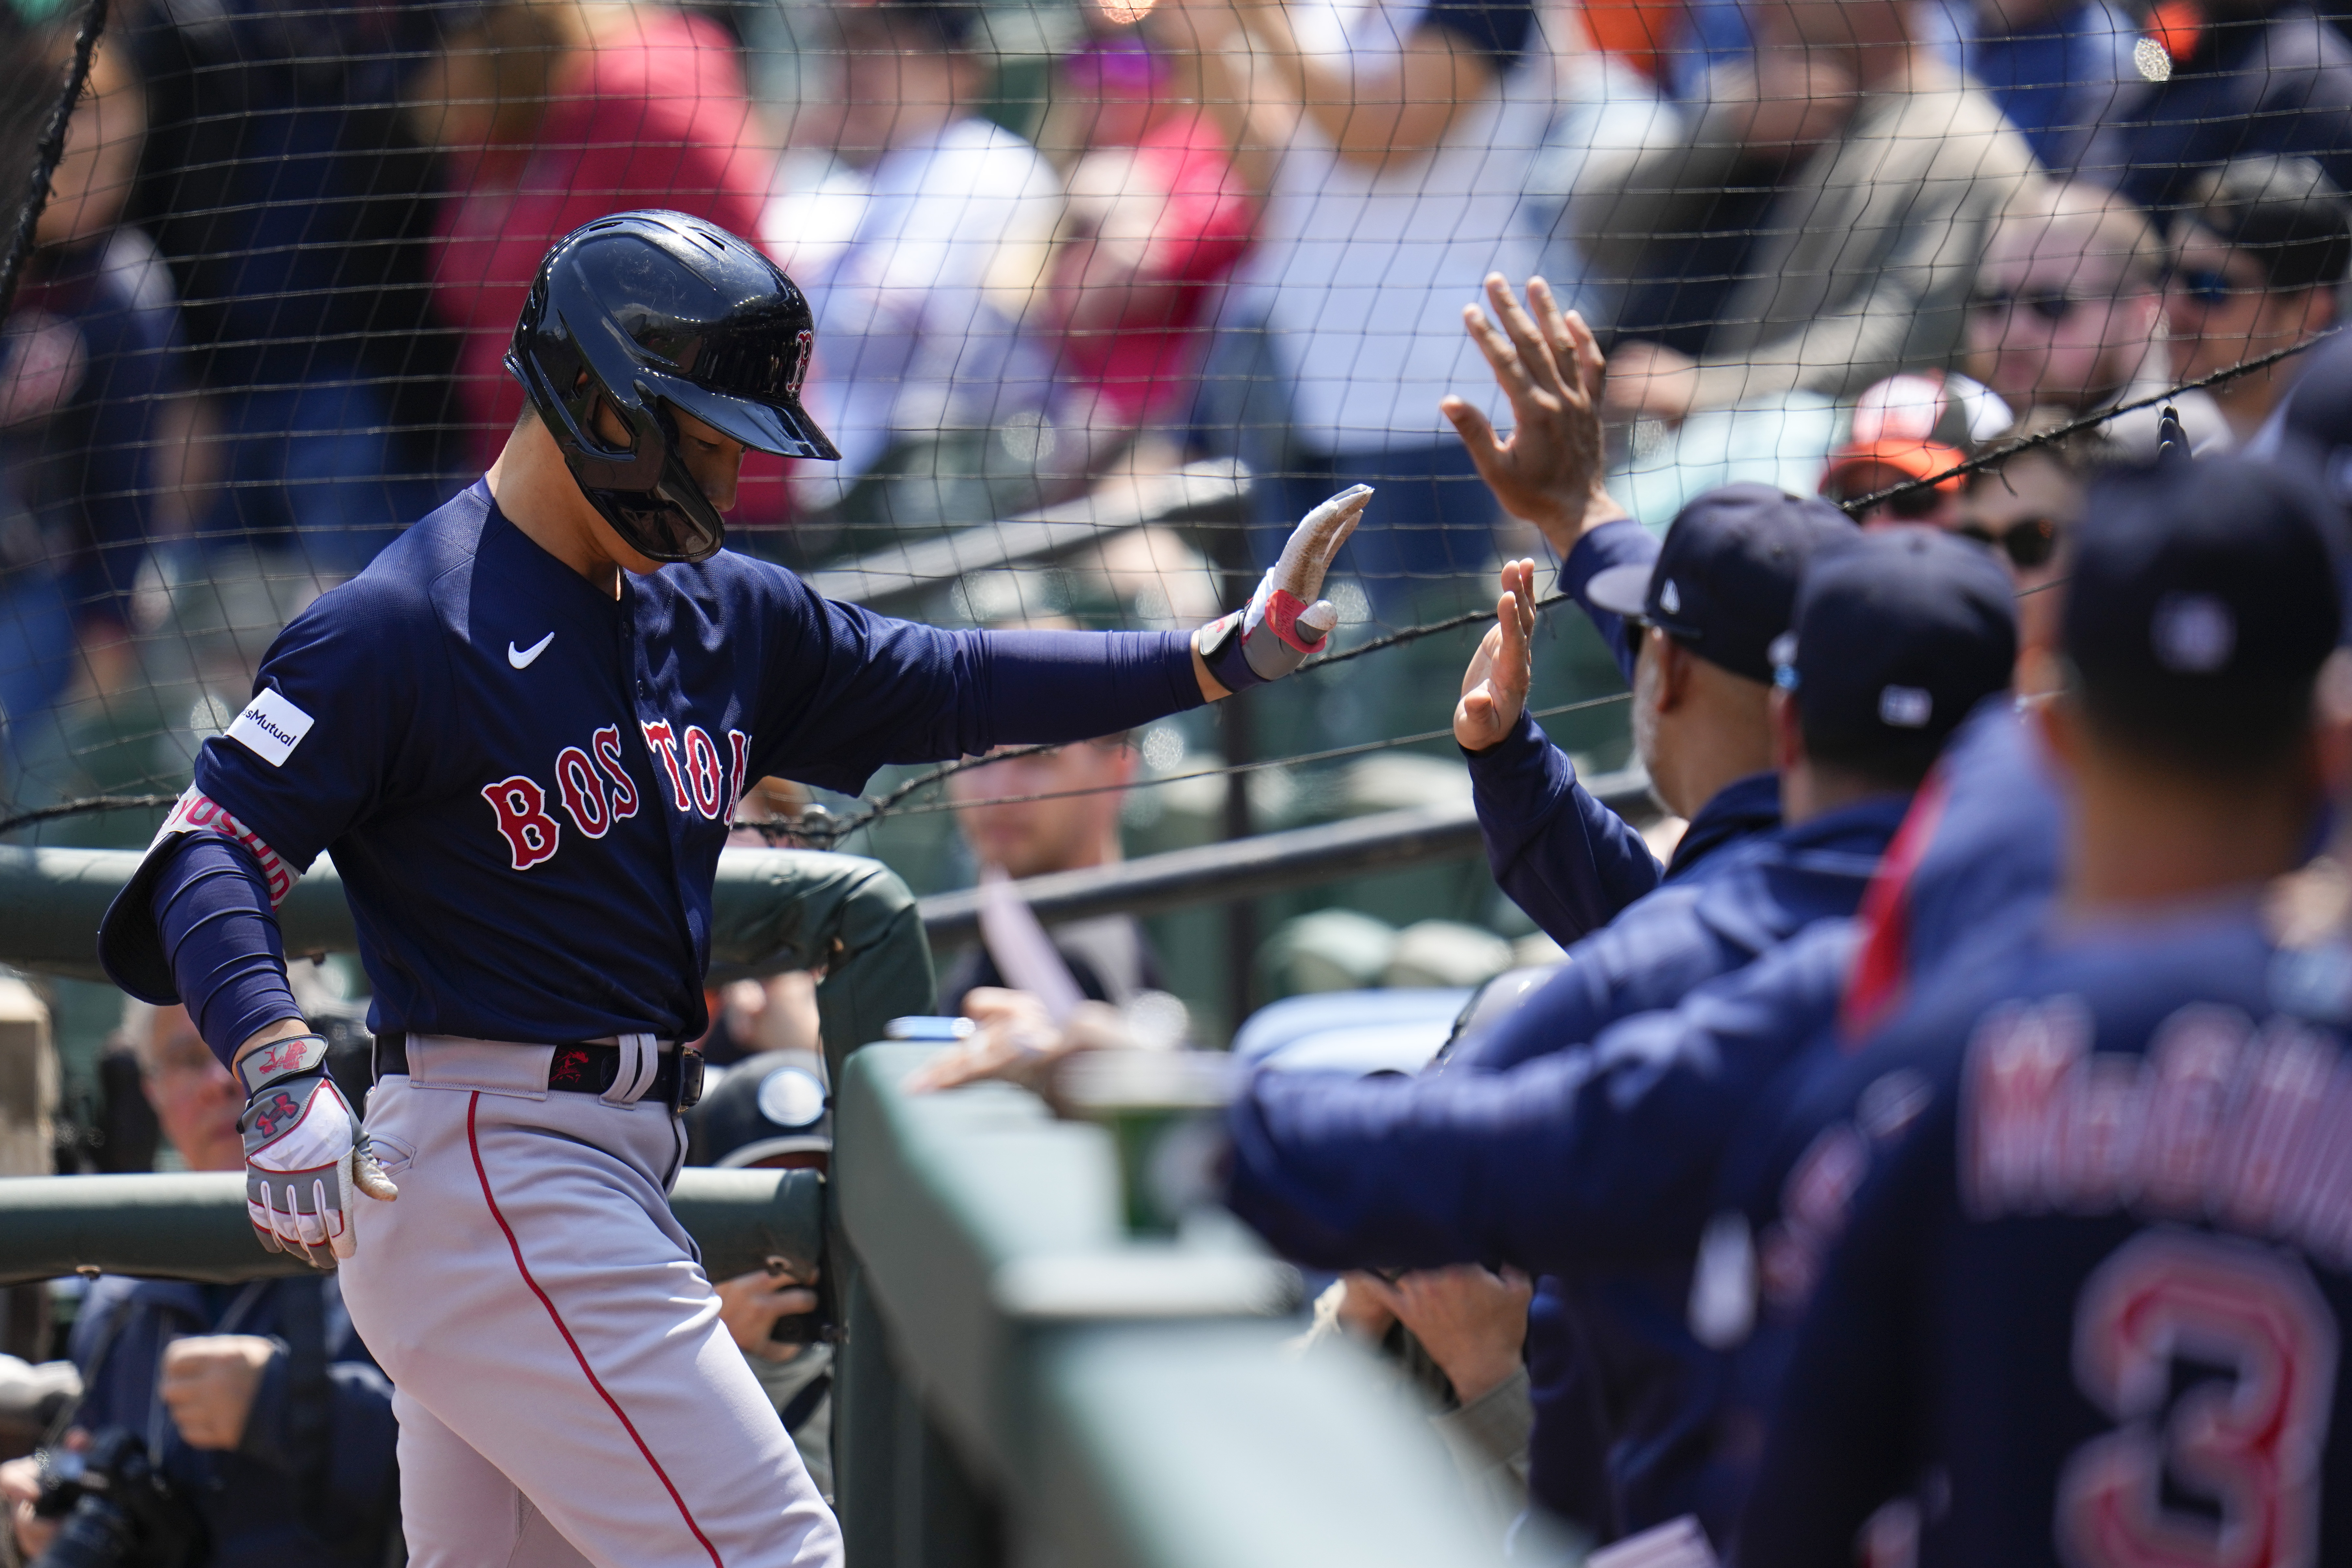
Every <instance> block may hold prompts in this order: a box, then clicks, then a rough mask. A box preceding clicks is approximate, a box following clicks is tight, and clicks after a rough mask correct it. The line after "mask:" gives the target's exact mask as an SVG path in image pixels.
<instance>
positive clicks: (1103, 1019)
mask: <svg viewBox="0 0 2352 1568" xmlns="http://www.w3.org/2000/svg"><path fill="white" fill-rule="evenodd" d="M963 1010H964V1016H966V1017H969V1018H971V1020H972V1021H973V1022H975V1023H977V1024H978V1025H979V1026H980V1028H979V1030H978V1031H977V1032H976V1033H974V1034H973V1036H972V1037H971V1039H969V1040H967V1041H965V1042H964V1043H963V1044H962V1045H961V1046H958V1047H955V1048H954V1049H953V1050H950V1051H946V1052H942V1053H941V1054H940V1055H939V1056H936V1057H933V1058H931V1059H930V1060H929V1061H928V1062H925V1063H924V1064H923V1065H922V1066H921V1067H919V1068H916V1069H915V1071H914V1072H913V1073H912V1074H911V1075H910V1076H909V1077H908V1079H907V1083H906V1088H907V1089H908V1092H909V1093H913V1094H929V1093H930V1092H932V1091H933V1090H935V1089H961V1087H963V1086H964V1085H965V1084H968V1083H983V1082H988V1081H991V1080H993V1081H996V1082H1000V1083H1016V1084H1019V1085H1020V1086H1021V1087H1022V1088H1024V1089H1029V1090H1031V1091H1033V1092H1034V1093H1037V1094H1042V1095H1044V1096H1045V1098H1046V1099H1048V1100H1051V1099H1052V1098H1053V1087H1054V1075H1055V1073H1056V1072H1057V1071H1058V1070H1059V1069H1060V1068H1061V1065H1062V1064H1063V1063H1064V1062H1066V1061H1067V1060H1069V1059H1070V1058H1072V1057H1075V1056H1077V1055H1079V1054H1081V1053H1082V1052H1086V1051H1094V1050H1105V1049H1108V1050H1119V1049H1124V1048H1126V1047H1129V1046H1131V1045H1132V1044H1133V1042H1132V1041H1131V1040H1130V1039H1129V1037H1128V1034H1127V1025H1126V1021H1125V1020H1124V1019H1122V1018H1121V1017H1120V1016H1119V1015H1118V1008H1116V1007H1113V1006H1110V1005H1108V1004H1107V1003H1102V1002H1082V1003H1080V1004H1079V1005H1077V1007H1076V1009H1075V1010H1073V1011H1072V1012H1071V1014H1070V1016H1069V1019H1068V1021H1067V1022H1066V1023H1065V1024H1064V1025H1063V1026H1061V1027H1059V1028H1055V1026H1054V1020H1053V1018H1052V1017H1051V1016H1049V1015H1048V1014H1047V1013H1046V1011H1045V1004H1044V1003H1042V1002H1040V1001H1038V1000H1037V998H1036V997H1034V996H1032V995H1030V994H1028V993H1027V992H1025V991H1004V990H1000V989H998V988H997V987H995V986H992V985H982V986H979V987H977V988H975V989H974V990H973V991H972V993H971V995H969V996H967V997H965V998H964V1004H963Z"/></svg>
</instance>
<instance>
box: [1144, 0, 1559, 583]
mask: <svg viewBox="0 0 2352 1568" xmlns="http://www.w3.org/2000/svg"><path fill="white" fill-rule="evenodd" d="M1151 24H1152V26H1153V27H1154V28H1155V30H1156V31H1157V33H1158V36H1159V37H1162V38H1164V39H1165V40H1166V41H1167V44H1168V47H1170V48H1171V51H1173V52H1174V53H1175V54H1176V55H1177V58H1179V59H1180V60H1181V62H1182V64H1183V66H1184V67H1185V68H1186V69H1187V71H1188V72H1191V71H1194V70H1197V72H1198V78H1199V79H1198V83H1197V85H1194V84H1192V83H1191V82H1188V83H1187V84H1186V85H1185V86H1184V87H1183V88H1182V89H1181V91H1182V92H1183V93H1184V96H1186V97H1188V98H1192V99H1193V100H1196V101H1198V102H1201V103H1202V104H1203V105H1204V106H1206V107H1207V108H1208V109H1209V110H1210V112H1211V113H1213V114H1214V115H1215V116H1217V118H1218V120H1219V122H1220V124H1221V126H1222V127H1223V132H1224V134H1225V138H1226V141H1227V142H1228V143H1229V144H1230V145H1232V146H1233V147H1234V149H1235V153H1234V164H1235V167H1236V169H1237V170H1238V171H1239V173H1240V174H1241V175H1242V177H1243V179H1244V181H1245V182H1247V183H1248V184H1249V185H1250V186H1251V187H1252V188H1253V189H1255V190H1260V191H1263V192H1265V193H1266V195H1265V202H1266V205H1265V216H1264V218H1263V220H1262V222H1261V224H1260V228H1259V236H1258V247H1257V250H1256V252H1255V254H1254V256H1253V257H1252V258H1251V259H1250V260H1249V261H1248V263H1247V264H1246V265H1245V266H1244V268H1243V270H1242V272H1241V274H1240V287H1239V288H1238V289H1236V291H1235V299H1234V309H1233V312H1232V315H1231V316H1230V318H1229V319H1230V320H1231V321H1234V322H1235V323H1237V324H1245V325H1246V327H1247V328H1248V329H1250V330H1249V331H1242V332H1239V333H1237V334H1236V335H1235V336H1234V337H1233V338H1232V339H1231V340H1230V341H1229V342H1227V343H1225V344H1223V345H1221V348H1220V352H1219V354H1218V356H1217V360H1216V363H1214V364H1213V366H1212V370H1211V374H1210V383H1211V385H1210V391H1211V392H1212V393H1213V394H1215V393H1217V392H1219V391H1220V390H1229V391H1230V392H1231V393H1232V394H1237V395H1238V396H1234V395H1228V396H1227V397H1226V398H1225V399H1224V400H1223V405H1220V406H1218V407H1216V408H1214V409H1213V410H1211V411H1210V415H1209V416H1210V418H1211V420H1212V422H1213V425H1214V426H1216V427H1217V428H1218V430H1219V431H1221V432H1223V434H1222V435H1220V437H1219V438H1220V439H1229V440H1232V441H1233V442H1234V443H1235V444H1236V447H1237V449H1238V452H1239V455H1240V456H1241V457H1243V458H1244V459H1246V460H1247V461H1248V462H1249V463H1250V465H1251V467H1252V468H1254V469H1255V471H1256V472H1258V473H1260V474H1262V475H1267V476H1272V477H1271V478H1270V479H1268V481H1267V482H1265V483H1263V484H1261V485H1259V486H1257V487H1256V488H1255V493H1254V499H1253V502H1252V506H1253V511H1254V521H1255V522H1256V523H1257V524H1259V525H1261V526H1259V527H1258V528H1256V529H1255V530H1254V531H1253V532H1254V537H1255V539H1256V541H1257V542H1258V545H1259V548H1260V551H1261V552H1262V553H1270V552H1272V551H1273V550H1275V549H1276V548H1277V547H1278V546H1279V544H1280V542H1281V541H1282V539H1283V537H1284V536H1285V534H1286V532H1287V531H1288V530H1289V528H1290V526H1291V521H1293V520H1295V519H1297V517H1299V516H1301V515H1303V514H1304V512H1305V511H1306V510H1307V508H1308V507H1309V506H1312V505H1313V504H1314V503H1315V501H1316V500H1318V498H1320V497H1321V496H1323V495H1326V494H1328V492H1329V491H1330V490H1331V489H1332V488H1333V486H1334V485H1344V484H1348V483H1350V482H1354V481H1363V482H1367V483H1372V484H1376V485H1378V486H1379V488H1380V496H1381V499H1380V502H1379V504H1378V506H1377V507H1376V508H1375V509H1374V510H1372V511H1370V512H1369V513H1367V514H1366V518H1365V521H1364V524H1363V526H1362V527H1361V528H1360V529H1359V530H1358V531H1357V533H1356V535H1355V537H1354V539H1353V540H1351V541H1350V542H1349V545H1348V551H1347V554H1346V556H1345V557H1344V559H1346V560H1347V561H1348V562H1349V563H1350V564H1351V566H1352V569H1353V570H1354V572H1355V573H1356V574H1358V575H1359V576H1360V577H1362V578H1364V579H1365V581H1366V585H1367V587H1368V588H1369V590H1370V595H1371V599H1372V605H1373V608H1374V609H1375V611H1376V612H1378V613H1379V614H1380V615H1381V616H1382V617H1383V618H1386V619H1391V620H1399V619H1404V618H1409V617H1410V616H1411V614H1412V603H1413V600H1414V599H1415V597H1416V589H1417V587H1418V584H1416V583H1415V582H1414V581H1413V578H1414V577H1415V576H1417V575H1418V576H1424V577H1426V576H1442V575H1445V574H1457V573H1460V572H1463V571H1465V570H1467V571H1475V570H1479V569H1481V568H1483V567H1484V565H1485V564H1486V562H1487V560H1488V559H1489V557H1490V555H1491V552H1492V551H1493V549H1494V541H1493V534H1494V530H1495V528H1496V524H1497V522H1498V521H1499V519H1498V518H1497V516H1496V510H1495V506H1494V502H1493V500H1491V499H1490V498H1489V497H1488V496H1487V495H1486V492H1485V491H1484V490H1483V489H1481V488H1480V487H1479V485H1478V484H1477V482H1476V479H1475V474H1474V472H1473V470H1472V469H1471V468H1470V465H1469V462H1468V460H1467V458H1465V456H1464V455H1463V453H1462V451H1461V448H1460V447H1458V446H1456V445H1455V444H1454V442H1453V441H1451V440H1448V439H1446V438H1445V437H1444V426H1443V425H1442V424H1441V423H1440V421H1439V418H1438V414H1437V405H1438V401H1439V399H1440V398H1441V397H1443V396H1444V395H1447V394H1448V393H1449V392H1451V391H1452V390H1453V389H1454V388H1455V387H1457V386H1465V385H1473V384H1476V385H1479V386H1481V387H1484V386H1485V382H1484V380H1483V378H1479V377H1477V373H1476V363H1475V359H1473V358H1472V357H1470V351H1469V350H1468V348H1467V346H1466V345H1465V343H1464V342H1463V341H1462V336H1461V327H1460V317H1459V312H1460V310H1461V302H1462V301H1463V300H1465V299H1467V298H1471V297H1474V296H1475V290H1476V289H1477V288H1478V285H1479V282H1480V280H1481V279H1484V278H1485V277H1486V274H1487V273H1488V272H1489V271H1493V270H1496V269H1501V270H1503V271H1505V272H1507V273H1508V274H1509V275H1510V276H1512V277H1514V278H1521V277H1525V276H1527V274H1528V271H1530V270H1531V269H1532V268H1533V265H1534V261H1535V257H1536V237H1535V235H1534V233H1533V231H1532V229H1531V227H1529V226H1527V225H1525V224H1524V222H1523V220H1522V218H1521V215H1520V211H1519V208H1520V204H1521V201H1522V199H1523V197H1524V195H1525V191H1526V187H1527V184H1528V172H1529V170H1530V168H1531V167H1532V165H1533V163H1534V159H1535V156H1536V153H1537V152H1538V149H1539V148H1540V147H1541V145H1542V142H1543V134H1544V131H1545V127H1546V124H1547V122H1548V121H1549V118H1550V114H1551V99H1552V77H1551V62H1550V50H1549V45H1548V41H1547V39H1546V37H1545V36H1544V32H1543V29H1542V28H1541V26H1538V20H1537V16H1536V8H1535V6H1534V5H1533V4H1532V0H1496V3H1495V4H1491V5H1490V4H1486V3H1484V0H1476V3H1473V0H1410V3H1406V0H1397V3H1395V4H1384V5H1368V6H1342V5H1332V4H1323V3H1318V4H1314V5H1295V6H1294V5H1267V4H1260V3H1257V0H1167V3H1164V4H1162V5H1159V6H1158V7H1157V8H1156V9H1155V10H1154V11H1153V12H1152V16H1151ZM1261 329H1262V330H1261ZM1476 400H1477V401H1478V402H1479V403H1480V404H1481V405H1483V406H1486V407H1487V408H1489V409H1493V408H1496V407H1498V406H1499V399H1498V398H1496V395H1494V394H1493V393H1492V392H1491V391H1490V390H1489V391H1482V392H1480V393H1479V394H1478V395H1477V399H1476ZM1236 404H1238V405H1236ZM1276 522H1279V523H1280V525H1281V526H1280V528H1279V529H1276V528H1274V527H1273V526H1271V525H1273V524H1275V523H1276Z"/></svg>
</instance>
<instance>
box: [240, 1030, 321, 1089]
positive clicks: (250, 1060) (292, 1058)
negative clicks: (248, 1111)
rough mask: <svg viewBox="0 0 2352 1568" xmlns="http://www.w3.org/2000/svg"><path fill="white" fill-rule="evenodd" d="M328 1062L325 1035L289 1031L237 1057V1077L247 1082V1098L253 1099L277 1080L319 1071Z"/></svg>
mask: <svg viewBox="0 0 2352 1568" xmlns="http://www.w3.org/2000/svg"><path fill="white" fill-rule="evenodd" d="M326 1065H327V1040H326V1037H325V1036H323V1035H289V1036H288V1037H286V1038H284V1039H282V1040H272V1041H270V1042H269V1043H268V1045H266V1046H264V1047H261V1048H260V1049H259V1050H257V1051H254V1052H252V1053H250V1054H249V1055H247V1056H244V1057H240V1058H237V1064H236V1079H237V1081H238V1082H239V1083H241V1084H243V1085H244V1086H245V1098H246V1099H247V1100H251V1099H252V1098H253V1097H254V1096H255V1095H257V1094H259V1093H260V1092H261V1091H262V1090H263V1089H266V1088H268V1086H269V1085H271V1084H273V1083H278V1082H282V1081H283V1080H285V1079H289V1078H293V1077H296V1076H298V1075H299V1074H301V1073H306V1072H316V1071H319V1070H320V1069H321V1068H324V1067H325V1066H326Z"/></svg>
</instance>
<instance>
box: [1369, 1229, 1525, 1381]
mask: <svg viewBox="0 0 2352 1568" xmlns="http://www.w3.org/2000/svg"><path fill="white" fill-rule="evenodd" d="M1357 1279H1363V1280H1364V1282H1365V1286H1366V1289H1368V1290H1370V1293H1371V1295H1372V1296H1373V1298H1374V1299H1375V1300H1379V1301H1380V1302H1381V1304H1382V1305H1384V1306H1386V1307H1387V1308H1388V1309H1389V1310H1391V1312H1394V1313H1395V1314H1396V1316H1397V1321H1399V1322H1402V1324H1404V1326H1405V1327H1406V1328H1408V1329H1410V1330H1412V1337H1413V1338H1415V1339H1417V1340H1419V1341H1420V1342H1421V1348H1422V1349H1423V1350H1425V1351H1427V1352H1429V1359H1430V1360H1432V1361H1433V1362H1435V1363H1437V1367H1438V1370H1439V1371H1441V1372H1443V1373H1445V1379H1446V1381H1447V1382H1448V1383H1451V1384H1453V1385H1454V1397H1455V1398H1456V1399H1458V1400H1460V1401H1461V1402H1462V1403H1463V1404H1465V1405H1469V1404H1473V1403H1475V1401H1477V1400H1478V1399H1479V1398H1481V1397H1483V1396H1484V1395H1486V1394H1489V1393H1492V1392H1493V1391H1494V1390H1495V1389H1496V1387H1497V1386H1498V1385H1500V1384H1502V1383H1503V1382H1504V1380H1505V1379H1507V1378H1508V1377H1509V1376H1510V1375H1511V1373H1514V1372H1517V1370H1518V1368H1519V1364H1520V1355H1521V1352H1522V1351H1523V1350H1524V1349H1525V1347H1526V1345H1527V1341H1528V1299H1529V1298H1530V1297H1532V1296H1533V1295H1534V1294H1535V1286H1534V1284H1533V1282H1532V1281H1530V1280H1529V1279H1528V1277H1527V1276H1526V1275H1524V1274H1520V1273H1517V1272H1516V1271H1515V1270H1511V1269H1506V1270H1504V1271H1503V1272H1502V1273H1500V1274H1495V1273H1491V1272H1489V1271H1488V1270H1486V1269H1484V1268H1479V1267H1478V1266H1477V1265H1475V1264H1465V1265H1463V1266H1461V1267H1458V1268H1426V1269H1420V1270H1416V1271H1415V1272H1413V1273H1411V1274H1404V1275H1400V1276H1399V1277H1398V1278H1397V1279H1396V1281H1395V1283H1393V1284H1391V1283H1390V1282H1389V1281H1388V1280H1385V1279H1381V1278H1380V1277H1379V1276H1377V1275H1349V1286H1350V1289H1353V1285H1354V1282H1355V1281H1356V1280H1357Z"/></svg>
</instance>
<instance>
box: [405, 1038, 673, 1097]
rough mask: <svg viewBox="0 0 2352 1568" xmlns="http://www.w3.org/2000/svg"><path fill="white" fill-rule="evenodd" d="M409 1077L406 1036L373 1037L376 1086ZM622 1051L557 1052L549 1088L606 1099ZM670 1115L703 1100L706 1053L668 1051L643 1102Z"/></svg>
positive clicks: (563, 1049) (550, 1067) (578, 1049)
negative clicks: (397, 1077) (663, 1107)
mask: <svg viewBox="0 0 2352 1568" xmlns="http://www.w3.org/2000/svg"><path fill="white" fill-rule="evenodd" d="M407 1071H408V1036H407V1035H406V1034H405V1033H404V1032H402V1031H400V1030H394V1031H393V1032H392V1033H391V1034H388V1035H378V1036H377V1037H375V1076H376V1080H377V1081H378V1082H382V1081H383V1079H387V1078H390V1077H392V1076H393V1075H394V1073H405V1072H407ZM620 1077H621V1047H618V1046H595V1045H584V1044H583V1045H575V1046H558V1047H555V1056H554V1058H553V1059H551V1061H550V1062H549V1063H548V1064H547V1087H548V1088H549V1089H553V1090H557V1091H560V1092H562V1093H566V1094H599V1095H601V1094H603V1093H604V1091H605V1090H606V1089H610V1088H612V1087H613V1085H614V1084H615V1083H617V1082H618V1081H620ZM639 1098H640V1099H642V1100H652V1101H653V1102H654V1103H655V1104H656V1105H667V1106H668V1107H669V1108H670V1109H671V1110H693V1109H694V1108H695V1106H697V1105H698V1104H699V1103H700V1102H701V1100H702V1053H701V1052H700V1051H698V1050H693V1049H690V1048H688V1047H685V1046H680V1047H677V1049H675V1050H668V1051H664V1052H663V1053H662V1054H661V1055H660V1057H659V1058H657V1059H656V1063H655V1066H654V1081H653V1082H652V1083H651V1084H649V1085H647V1086H646V1092H645V1093H644V1094H643V1095H641V1096H640V1097H639Z"/></svg>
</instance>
